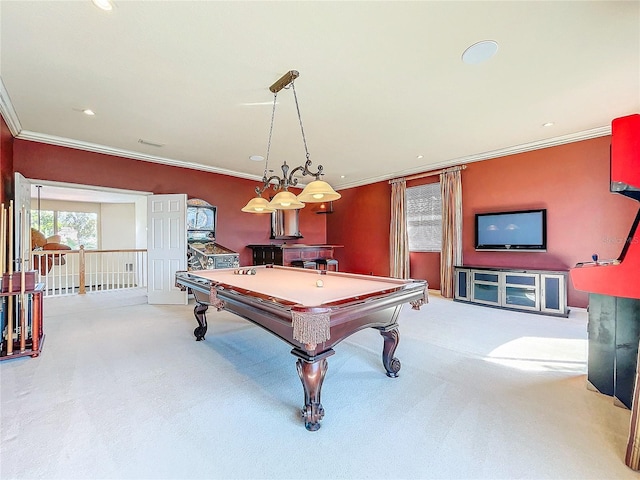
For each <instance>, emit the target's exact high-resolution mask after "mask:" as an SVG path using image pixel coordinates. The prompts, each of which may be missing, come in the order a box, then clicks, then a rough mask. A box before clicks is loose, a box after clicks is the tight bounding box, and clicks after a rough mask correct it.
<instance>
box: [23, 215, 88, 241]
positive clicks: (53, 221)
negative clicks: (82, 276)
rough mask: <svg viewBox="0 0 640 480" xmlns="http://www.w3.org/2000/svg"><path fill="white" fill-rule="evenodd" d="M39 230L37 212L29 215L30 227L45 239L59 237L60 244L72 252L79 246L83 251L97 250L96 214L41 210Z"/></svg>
mask: <svg viewBox="0 0 640 480" xmlns="http://www.w3.org/2000/svg"><path fill="white" fill-rule="evenodd" d="M39 215H40V228H38V212H37V211H35V210H33V211H32V213H31V227H32V228H35V229H36V230H40V232H42V234H43V235H44V236H45V237H50V236H52V235H60V243H63V244H65V245H67V246H69V247H71V249H72V250H78V249H79V248H80V245H84V248H85V249H88V250H95V249H97V248H98V214H97V213H90V212H62V211H56V210H41V211H40V212H39Z"/></svg>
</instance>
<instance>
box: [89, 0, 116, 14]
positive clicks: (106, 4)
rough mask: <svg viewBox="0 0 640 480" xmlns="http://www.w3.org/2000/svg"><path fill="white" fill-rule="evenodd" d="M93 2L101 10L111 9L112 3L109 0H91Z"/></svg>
mask: <svg viewBox="0 0 640 480" xmlns="http://www.w3.org/2000/svg"><path fill="white" fill-rule="evenodd" d="M91 1H92V2H93V4H94V5H95V6H96V7H98V8H99V9H101V10H105V11H107V12H110V11H111V10H113V3H112V2H111V0H91Z"/></svg>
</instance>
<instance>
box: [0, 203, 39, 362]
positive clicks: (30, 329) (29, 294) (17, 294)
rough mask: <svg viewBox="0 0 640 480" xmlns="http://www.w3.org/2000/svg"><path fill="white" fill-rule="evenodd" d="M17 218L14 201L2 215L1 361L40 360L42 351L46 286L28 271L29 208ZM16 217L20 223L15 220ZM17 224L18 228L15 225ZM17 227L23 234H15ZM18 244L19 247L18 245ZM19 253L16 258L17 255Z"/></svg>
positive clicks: (0, 282) (2, 211) (22, 210)
mask: <svg viewBox="0 0 640 480" xmlns="http://www.w3.org/2000/svg"><path fill="white" fill-rule="evenodd" d="M17 213H18V215H16V212H15V209H14V205H13V201H10V202H9V206H8V207H6V206H5V205H2V209H1V213H0V272H2V277H1V281H0V285H1V288H0V360H9V359H11V358H18V357H24V356H31V357H37V356H38V355H40V352H41V351H42V344H43V342H44V332H43V328H42V317H43V315H42V312H43V310H42V303H43V302H42V297H43V289H44V284H42V283H38V284H36V283H35V279H36V272H35V271H33V270H27V268H28V266H29V259H30V256H31V225H30V224H29V222H28V221H27V218H28V214H27V211H26V208H24V207H23V208H21V210H20V211H19V212H17ZM16 217H17V220H16ZM16 224H17V226H16ZM15 228H19V229H20V234H19V235H15V234H14V232H15ZM16 243H18V245H16ZM16 254H17V256H16Z"/></svg>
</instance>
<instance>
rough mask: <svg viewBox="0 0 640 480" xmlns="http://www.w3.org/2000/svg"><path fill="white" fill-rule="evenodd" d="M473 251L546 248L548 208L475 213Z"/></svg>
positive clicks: (535, 249) (542, 250)
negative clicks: (474, 247)
mask: <svg viewBox="0 0 640 480" xmlns="http://www.w3.org/2000/svg"><path fill="white" fill-rule="evenodd" d="M476 250H493V251H503V250H504V251H514V252H523V251H525V252H526V251H535V252H544V251H546V250H547V210H546V209H538V210H521V211H517V212H496V213H476Z"/></svg>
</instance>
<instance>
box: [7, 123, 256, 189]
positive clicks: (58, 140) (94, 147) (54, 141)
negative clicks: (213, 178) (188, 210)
mask: <svg viewBox="0 0 640 480" xmlns="http://www.w3.org/2000/svg"><path fill="white" fill-rule="evenodd" d="M16 138H18V139H20V140H29V141H32V142H39V143H46V144H49V145H56V146H59V147H68V148H74V149H76V150H84V151H88V152H95V153H103V154H105V155H113V156H116V157H124V158H130V159H133V160H142V161H143V162H152V163H161V164H163V165H171V166H173V167H181V168H189V169H191V170H199V171H204V172H211V173H218V174H220V175H229V176H231V177H238V178H245V179H247V180H256V181H262V177H261V176H258V175H251V174H248V173H243V172H236V171H233V170H227V169H224V168H217V167H210V166H206V165H200V164H198V163H192V162H184V161H182V160H175V159H173V158H166V157H159V156H156V155H147V154H145V153H139V152H133V151H130V150H122V149H119V148H113V147H108V146H106V145H100V144H97V143H89V142H81V141H78V140H72V139H69V138H64V137H57V136H55V135H46V134H42V133H36V132H30V131H28V130H22V131H21V132H20V133H19V134H18V135H17V136H16Z"/></svg>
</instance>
